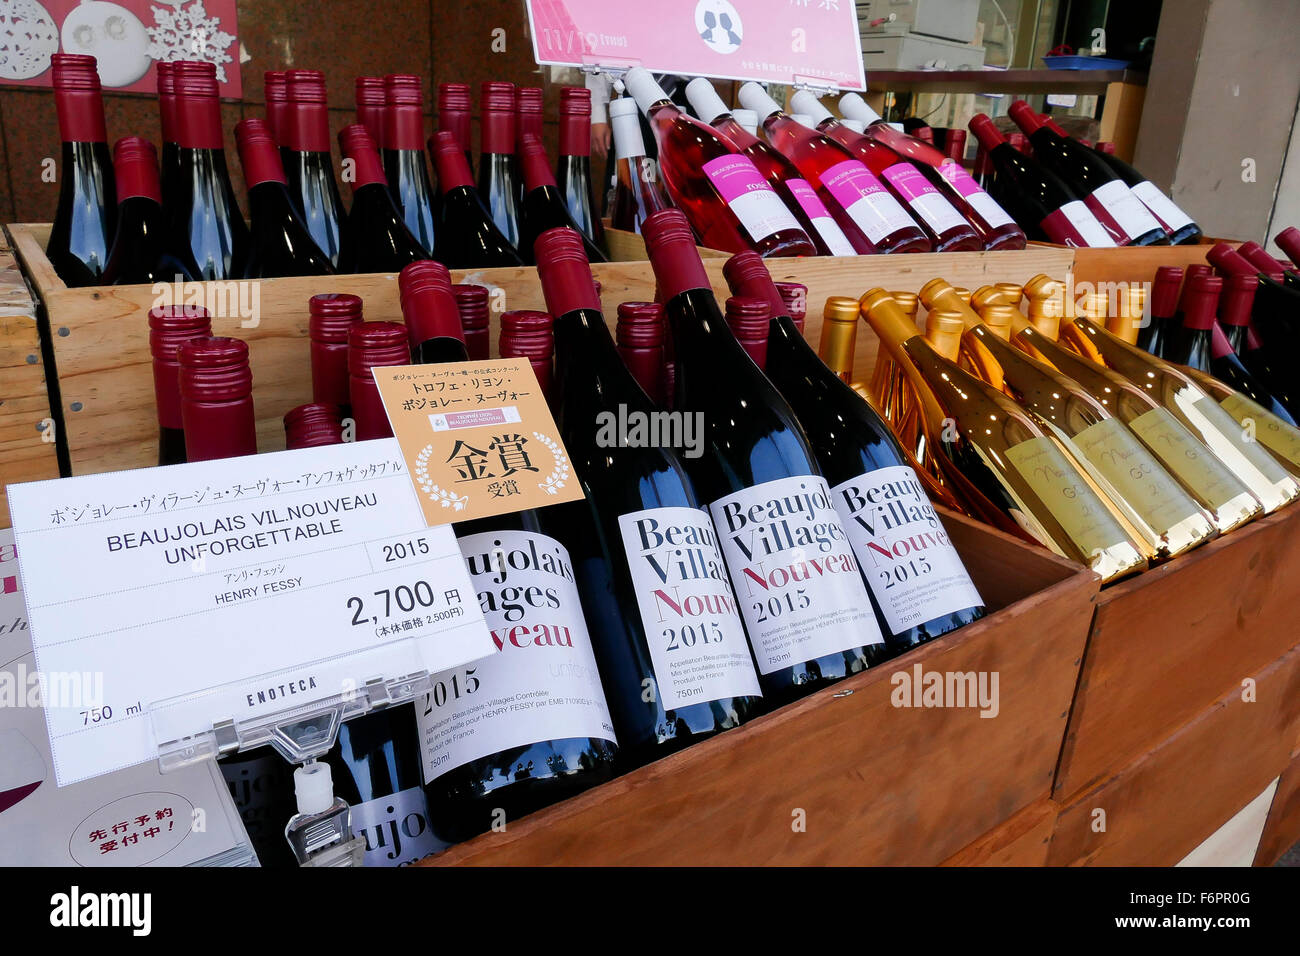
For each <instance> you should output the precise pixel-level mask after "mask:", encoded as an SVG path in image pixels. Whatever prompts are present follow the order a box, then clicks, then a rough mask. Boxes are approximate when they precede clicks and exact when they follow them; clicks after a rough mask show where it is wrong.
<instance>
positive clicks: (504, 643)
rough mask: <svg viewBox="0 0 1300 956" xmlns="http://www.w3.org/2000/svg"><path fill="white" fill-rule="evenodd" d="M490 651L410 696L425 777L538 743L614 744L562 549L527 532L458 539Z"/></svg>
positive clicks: (430, 779)
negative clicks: (488, 634) (584, 740)
mask: <svg viewBox="0 0 1300 956" xmlns="http://www.w3.org/2000/svg"><path fill="white" fill-rule="evenodd" d="M460 548H461V551H462V553H463V554H464V555H465V563H466V565H468V567H469V576H470V580H471V581H472V582H473V585H474V590H475V593H476V594H477V596H478V603H479V606H480V607H481V608H482V610H483V616H484V618H486V620H487V623H488V627H489V628H490V630H491V632H492V641H493V643H494V644H495V645H496V653H495V654H489V655H488V656H487V657H485V658H483V659H482V660H478V661H475V662H474V663H473V664H471V665H470V666H468V667H461V668H457V669H455V670H450V671H444V672H443V673H441V674H438V675H436V676H435V677H434V679H433V688H432V690H430V692H429V693H427V694H425V695H424V697H423V698H421V699H419V700H417V701H416V710H415V713H416V717H417V719H418V721H419V726H420V748H421V754H422V756H423V759H424V780H425V782H426V783H432V782H433V781H434V780H436V779H437V778H438V777H441V776H442V775H443V774H445V773H448V772H449V771H452V770H455V769H456V768H457V767H462V766H464V765H465V764H467V763H469V762H470V761H471V760H478V759H480V758H482V757H487V756H490V755H491V754H495V753H500V752H501V751H502V750H510V749H512V748H516V747H526V746H528V745H529V744H535V743H539V742H540V741H544V740H563V739H566V738H570V737H579V738H581V737H595V738H599V739H601V740H609V741H614V740H615V737H614V725H613V722H612V721H611V720H610V717H609V707H608V706H607V705H606V703H605V694H604V691H603V690H602V689H601V686H600V674H599V673H598V671H597V670H596V658H595V655H594V654H593V653H592V650H591V637H590V636H589V635H588V633H587V623H586V621H585V620H584V619H583V616H582V608H581V605H580V604H579V600H578V589H577V586H576V585H575V584H574V580H573V565H572V563H571V562H570V560H569V552H568V551H566V550H565V549H564V547H563V545H561V544H560V543H559V542H557V541H555V540H554V539H552V538H548V537H546V536H545V535H541V534H534V533H532V532H529V531H500V532H490V531H489V532H484V533H482V534H471V535H466V536H465V537H463V538H461V539H460Z"/></svg>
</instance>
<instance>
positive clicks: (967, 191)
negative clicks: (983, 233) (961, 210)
mask: <svg viewBox="0 0 1300 956" xmlns="http://www.w3.org/2000/svg"><path fill="white" fill-rule="evenodd" d="M939 175H940V176H942V177H943V178H944V179H946V180H947V181H948V182H949V183H951V184H952V187H953V189H955V190H957V193H958V195H960V196H961V197H962V198H963V199H965V200H966V201H967V202H968V203H970V205H971V208H972V209H974V210H975V211H976V212H977V213H979V215H980V217H981V218H982V219H983V220H984V221H985V222H986V223H988V226H989V228H990V229H1000V228H1001V227H1003V226H1008V225H1013V224H1014V223H1015V220H1014V219H1012V218H1011V217H1010V216H1008V215H1007V212H1006V210H1005V209H1003V208H1002V207H1001V206H999V205H998V204H997V202H996V201H995V200H994V199H993V197H992V196H990V195H989V194H988V193H986V192H985V191H984V190H983V189H981V188H980V184H979V183H977V182H975V178H974V177H973V176H971V174H970V173H968V172H966V170H965V169H963V168H962V166H961V164H960V163H957V162H953V161H951V160H950V161H949V162H946V163H944V164H943V165H942V166H940V167H939Z"/></svg>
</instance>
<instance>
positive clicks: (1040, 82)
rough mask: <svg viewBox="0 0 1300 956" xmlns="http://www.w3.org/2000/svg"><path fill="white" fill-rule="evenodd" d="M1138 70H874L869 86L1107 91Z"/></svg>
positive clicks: (1140, 76) (1140, 80)
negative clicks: (1113, 84) (1112, 85)
mask: <svg viewBox="0 0 1300 956" xmlns="http://www.w3.org/2000/svg"><path fill="white" fill-rule="evenodd" d="M1146 81H1147V76H1146V74H1145V73H1140V72H1137V71H1135V70H1049V69H1048V68H1047V67H1042V68H1037V69H1032V70H872V71H871V72H870V73H868V74H867V89H868V90H869V91H872V92H892V93H906V92H914V93H1020V94H1023V93H1083V94H1088V93H1094V94H1096V93H1105V92H1106V90H1107V87H1109V86H1110V85H1111V84H1112V83H1126V84H1142V85H1144V84H1145V83H1146Z"/></svg>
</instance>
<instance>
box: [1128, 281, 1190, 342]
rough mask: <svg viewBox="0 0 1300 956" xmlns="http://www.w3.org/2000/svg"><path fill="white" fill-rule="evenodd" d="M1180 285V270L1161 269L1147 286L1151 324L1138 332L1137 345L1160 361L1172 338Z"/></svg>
mask: <svg viewBox="0 0 1300 956" xmlns="http://www.w3.org/2000/svg"><path fill="white" fill-rule="evenodd" d="M1182 285H1183V270H1182V267H1180V266H1161V267H1160V268H1158V269H1157V270H1156V276H1155V280H1154V281H1153V282H1152V284H1151V322H1150V324H1149V325H1147V326H1146V327H1145V328H1139V329H1138V338H1137V344H1138V347H1139V348H1143V349H1146V350H1147V351H1148V352H1150V353H1151V354H1152V355H1154V356H1156V357H1157V358H1163V357H1164V354H1165V350H1166V349H1167V348H1168V347H1169V342H1170V339H1171V338H1172V337H1173V335H1174V331H1175V328H1176V326H1177V320H1176V319H1175V318H1174V315H1175V314H1176V313H1177V312H1178V290H1179V289H1180V288H1182Z"/></svg>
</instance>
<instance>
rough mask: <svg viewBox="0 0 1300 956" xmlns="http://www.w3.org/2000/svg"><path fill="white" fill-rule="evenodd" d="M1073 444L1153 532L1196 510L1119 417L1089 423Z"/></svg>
mask: <svg viewBox="0 0 1300 956" xmlns="http://www.w3.org/2000/svg"><path fill="white" fill-rule="evenodd" d="M1074 444H1075V446H1076V447H1077V448H1078V449H1079V451H1080V452H1081V453H1082V454H1083V455H1084V456H1085V457H1086V458H1087V460H1088V462H1089V463H1090V464H1091V465H1092V466H1093V467H1094V468H1096V469H1097V471H1098V472H1100V473H1101V475H1102V477H1104V478H1105V479H1106V480H1107V481H1109V482H1110V483H1111V484H1112V485H1113V486H1114V487H1115V490H1116V491H1118V492H1119V493H1120V494H1121V495H1122V496H1123V497H1124V500H1125V501H1127V502H1128V503H1129V504H1130V505H1131V506H1132V508H1133V510H1134V511H1136V512H1137V513H1138V515H1139V516H1140V517H1141V518H1142V520H1143V521H1145V522H1146V523H1147V524H1148V525H1150V527H1151V528H1152V530H1153V531H1155V532H1156V534H1164V533H1165V532H1167V531H1168V530H1169V529H1170V528H1172V527H1173V526H1174V525H1176V524H1178V523H1179V522H1180V521H1185V520H1186V519H1188V518H1190V517H1192V516H1193V515H1195V514H1196V512H1197V511H1198V510H1199V509H1198V508H1197V506H1196V502H1194V501H1193V500H1192V499H1191V497H1190V496H1189V495H1188V494H1187V492H1185V491H1183V489H1182V487H1181V486H1180V485H1179V484H1178V482H1176V481H1174V479H1173V478H1171V477H1170V475H1169V472H1167V471H1165V470H1164V469H1163V468H1161V467H1160V464H1159V463H1158V462H1157V461H1156V460H1155V455H1154V454H1153V453H1152V452H1151V451H1150V450H1149V449H1147V448H1146V447H1145V446H1144V445H1143V444H1142V443H1141V442H1140V441H1138V440H1137V439H1136V438H1135V437H1134V436H1133V433H1132V432H1130V431H1129V430H1128V429H1127V428H1125V427H1124V425H1123V424H1122V423H1121V422H1120V421H1119V420H1118V419H1115V418H1104V419H1102V420H1101V421H1099V422H1095V423H1094V424H1092V425H1089V426H1088V427H1087V428H1085V429H1084V430H1083V431H1081V432H1079V434H1078V435H1076V436H1075V437H1074Z"/></svg>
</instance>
